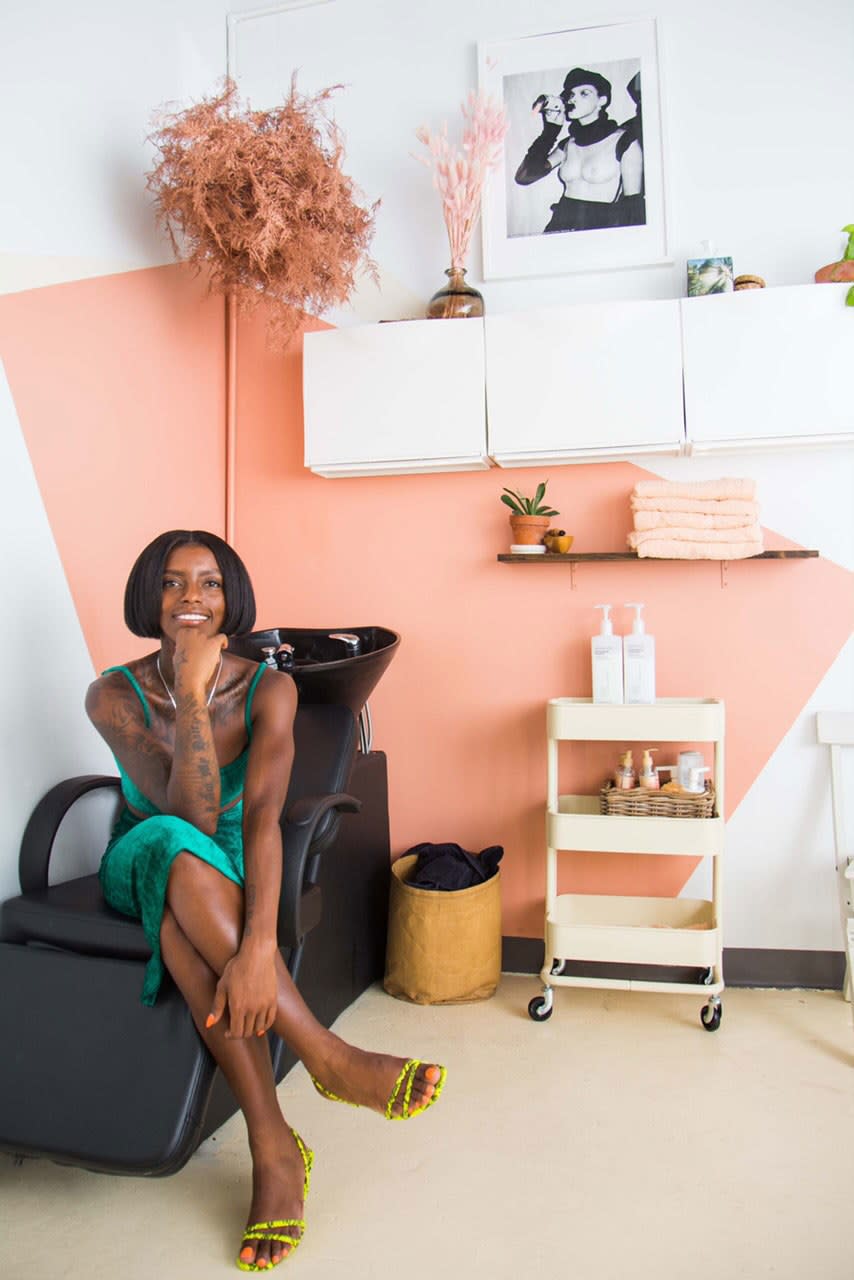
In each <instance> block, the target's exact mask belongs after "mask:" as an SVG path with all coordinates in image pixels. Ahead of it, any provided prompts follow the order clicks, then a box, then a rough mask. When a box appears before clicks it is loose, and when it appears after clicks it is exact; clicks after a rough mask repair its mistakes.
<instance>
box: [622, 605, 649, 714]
mask: <svg viewBox="0 0 854 1280" xmlns="http://www.w3.org/2000/svg"><path fill="white" fill-rule="evenodd" d="M626 608H627V609H634V610H636V613H635V620H634V622H633V623H632V633H631V635H628V636H623V670H624V673H625V688H626V702H627V703H631V704H637V703H641V704H650V703H653V702H655V639H654V637H653V636H648V635H647V634H646V629H645V627H644V623H643V618H642V617H641V609H642V608H643V605H642V604H627V605H626Z"/></svg>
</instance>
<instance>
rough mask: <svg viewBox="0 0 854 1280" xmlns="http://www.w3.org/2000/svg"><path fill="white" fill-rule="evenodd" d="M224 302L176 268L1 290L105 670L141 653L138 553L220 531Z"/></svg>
mask: <svg viewBox="0 0 854 1280" xmlns="http://www.w3.org/2000/svg"><path fill="white" fill-rule="evenodd" d="M223 332H224V319H223V304H222V302H221V300H218V299H214V298H210V297H208V296H206V293H205V290H204V287H203V285H202V284H201V283H200V281H198V280H196V279H194V278H193V277H192V276H191V275H190V274H189V273H188V272H186V271H185V270H182V269H181V268H179V267H174V266H172V267H160V268H153V269H151V270H142V271H133V272H127V273H123V274H120V275H113V276H102V277H100V278H97V279H92V280H82V281H76V282H74V283H69V284H63V285H56V286H52V287H48V288H44V289H36V290H31V291H28V292H24V293H18V294H12V295H9V296H6V297H3V298H0V351H2V354H3V359H4V361H5V364H6V371H7V376H8V379H9V384H10V386H11V388H12V393H13V395H14V397H15V403H16V405H17V408H18V414H19V417H20V422H21V428H22V430H23V433H24V437H25V439H26V442H27V447H28V449H29V452H30V457H31V459H32V463H33V466H34V468H35V472H36V477H37V479H38V483H39V488H40V490H41V494H42V499H43V501H44V504H45V507H46V509H47V513H48V517H49V520H50V524H51V529H52V531H53V536H54V538H55V540H56V543H57V546H58V548H59V552H60V556H61V558H62V563H63V566H64V568H65V573H66V576H67V578H68V582H69V585H70V587H71V592H72V596H73V599H74V602H75V605H76V608H77V612H78V616H79V618H80V621H81V625H82V626H83V629H84V632H85V635H86V639H87V642H88V645H89V650H90V653H91V654H92V660H93V662H94V665H95V667H96V668H97V669H99V670H100V669H102V668H103V667H105V666H107V665H109V664H110V663H113V662H119V661H123V660H125V659H127V658H130V657H133V656H135V655H136V654H139V653H142V652H145V651H146V649H147V648H149V647H150V644H149V642H146V641H140V640H137V639H136V638H135V637H133V636H131V635H130V634H129V633H128V631H127V630H126V629H125V626H124V622H123V620H122V610H121V602H122V594H123V591H124V583H125V580H126V578H127V574H128V570H129V568H130V566H131V564H132V563H133V559H134V557H135V556H136V555H137V554H138V552H139V551H140V550H141V549H142V547H143V546H144V545H145V543H146V542H148V541H149V540H150V539H151V538H152V537H154V536H155V535H156V534H157V533H159V532H161V531H162V530H163V529H168V528H175V527H178V528H191V527H200V528H209V529H212V530H213V531H214V532H219V533H221V532H222V531H223V521H224V500H223V489H224V458H223V452H224V446H223V440H224V404H225V400H224V368H225V365H224V348H223Z"/></svg>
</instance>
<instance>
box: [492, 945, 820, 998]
mask: <svg viewBox="0 0 854 1280" xmlns="http://www.w3.org/2000/svg"><path fill="white" fill-rule="evenodd" d="M723 961H724V980H725V981H726V984H727V986H728V987H807V988H812V989H815V990H822V991H824V990H830V991H841V990H842V980H843V977H844V975H845V954H844V952H842V951H788V950H782V949H779V950H777V949H771V948H759V947H725V948H724V956H723ZM542 967H543V940H542V938H508V937H505V938H502V939H501V970H502V972H503V973H539V972H540V969H541V968H542ZM565 972H567V973H573V974H576V975H578V976H580V977H581V976H583V977H595V976H596V975H597V974H599V976H601V977H612V978H617V977H621V978H622V977H628V976H630V975H633V976H634V977H635V978H638V979H641V978H657V979H659V980H660V981H668V982H690V981H696V970H689V969H665V968H664V967H663V966H658V965H656V966H653V965H603V964H587V963H584V962H582V961H577V962H576V963H575V964H569V963H568V964H567V968H566V970H565Z"/></svg>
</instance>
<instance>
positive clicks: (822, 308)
mask: <svg viewBox="0 0 854 1280" xmlns="http://www.w3.org/2000/svg"><path fill="white" fill-rule="evenodd" d="M847 288H848V286H847V285H799V286H795V287H785V288H776V289H753V290H747V291H741V292H739V293H733V294H727V295H716V296H714V297H707V298H683V299H670V300H664V301H654V302H649V301H640V302H607V303H585V304H579V305H574V306H566V307H542V308H537V309H535V310H530V311H520V312H514V313H511V314H507V315H498V316H489V315H487V316H486V317H485V318H484V319H483V320H465V321H463V320H455V321H445V322H442V321H436V320H412V321H398V322H395V323H392V324H378V325H360V326H356V327H354V328H346V329H334V330H328V331H326V332H323V333H310V334H306V336H305V357H304V365H303V389H304V401H305V464H306V466H307V467H309V468H311V470H312V471H315V472H317V473H318V474H319V475H323V476H355V475H393V474H402V473H406V472H420V471H471V470H484V469H485V468H486V467H488V466H489V465H490V462H491V461H494V462H496V463H497V464H498V465H499V466H504V467H514V466H516V467H524V466H533V465H537V464H540V463H545V464H548V465H554V464H560V463H568V462H594V461H597V460H607V459H617V458H627V457H628V458H631V457H639V456H643V455H655V454H670V455H678V454H680V453H701V452H712V451H714V450H718V451H721V452H732V451H735V450H738V449H756V448H785V447H788V446H805V445H815V444H833V443H845V442H848V441H852V440H854V400H852V398H851V396H850V393H849V391H848V382H849V378H848V376H847V375H848V371H849V369H850V367H851V360H852V352H854V308H849V307H846V306H845V305H844V304H845V293H846V290H847ZM683 394H684V400H683Z"/></svg>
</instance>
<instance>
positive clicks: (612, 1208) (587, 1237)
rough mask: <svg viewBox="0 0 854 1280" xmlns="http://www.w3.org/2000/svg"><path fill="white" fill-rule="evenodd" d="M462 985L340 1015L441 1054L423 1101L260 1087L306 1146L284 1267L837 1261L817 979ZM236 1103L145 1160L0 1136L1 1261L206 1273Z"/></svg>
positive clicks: (213, 1253)
mask: <svg viewBox="0 0 854 1280" xmlns="http://www.w3.org/2000/svg"><path fill="white" fill-rule="evenodd" d="M537 990H538V986H537V983H536V980H535V979H533V978H522V977H505V978H504V979H503V981H502V984H501V988H500V990H499V992H498V994H497V996H496V997H495V998H494V999H493V1000H490V1001H487V1002H484V1003H482V1004H477V1005H466V1006H458V1007H452V1008H420V1007H415V1006H411V1005H407V1004H404V1003H401V1002H399V1001H396V1000H392V999H390V998H389V997H388V996H386V995H385V994H384V993H383V992H382V991H381V990H379V989H372V990H371V991H369V992H367V993H366V994H365V995H364V996H363V997H362V998H361V1000H360V1001H358V1003H357V1004H356V1005H355V1006H354V1007H353V1008H352V1009H350V1010H348V1012H347V1013H346V1014H345V1015H344V1016H343V1018H341V1019H340V1020H339V1023H338V1030H339V1031H340V1032H341V1033H342V1034H343V1035H345V1036H346V1037H348V1038H349V1039H351V1040H353V1041H355V1042H357V1043H361V1044H365V1045H371V1046H376V1047H378V1048H387V1049H395V1050H397V1051H403V1052H413V1053H418V1054H420V1055H421V1056H423V1057H433V1058H438V1059H440V1060H443V1061H445V1062H446V1063H447V1065H448V1067H449V1079H448V1085H447V1088H446V1092H445V1095H444V1096H443V1098H442V1100H441V1103H440V1105H438V1106H437V1107H436V1108H434V1109H433V1110H432V1111H431V1112H430V1113H429V1114H428V1115H425V1116H422V1117H420V1118H419V1119H417V1120H415V1121H414V1122H412V1123H408V1124H387V1123H384V1122H383V1121H382V1120H380V1119H379V1118H378V1117H376V1116H374V1115H372V1114H370V1113H366V1112H362V1111H354V1110H353V1109H351V1108H349V1107H342V1106H337V1105H334V1104H332V1103H328V1102H325V1101H324V1100H323V1099H321V1098H320V1097H318V1096H317V1095H316V1094H315V1093H314V1091H313V1089H312V1088H311V1085H310V1083H309V1081H308V1078H307V1076H306V1075H305V1073H304V1071H303V1070H302V1068H299V1069H297V1070H296V1071H294V1072H292V1073H291V1075H290V1076H289V1077H288V1078H287V1079H286V1080H285V1081H284V1083H283V1084H282V1086H281V1087H280V1095H281V1098H282V1104H283V1107H284V1109H285V1113H286V1115H287V1116H288V1117H289V1118H290V1119H291V1121H292V1123H293V1124H295V1126H296V1127H297V1128H298V1129H299V1130H300V1131H301V1132H302V1134H303V1135H304V1136H305V1138H306V1140H307V1141H309V1142H310V1143H311V1145H312V1146H313V1147H314V1148H315V1152H316V1163H315V1172H314V1178H313V1183H312V1191H311V1197H310V1199H309V1202H308V1231H307V1234H306V1239H305V1241H304V1243H303V1244H302V1246H301V1248H300V1249H299V1252H298V1253H297V1254H296V1255H295V1257H293V1258H292V1259H291V1260H290V1261H288V1262H286V1263H285V1264H284V1265H283V1269H282V1270H280V1271H279V1272H278V1274H279V1275H282V1276H284V1275H285V1274H292V1275H294V1276H298V1277H300V1280H321V1278H322V1280H339V1278H340V1280H374V1278H375V1277H376V1278H377V1280H398V1278H399V1280H457V1278H458V1277H459V1278H462V1277H466V1278H469V1277H478V1278H479V1277H484V1280H486V1278H489V1280H504V1278H505V1277H507V1280H510V1277H513V1280H517V1278H518V1277H525V1278H526V1280H527V1277H539V1278H542V1280H624V1278H625V1277H632V1278H633V1280H647V1278H652V1277H655V1278H656V1280H658V1277H671V1276H672V1277H680V1280H681V1277H691V1280H705V1278H706V1277H709V1278H710V1280H711V1277H715V1280H718V1277H721V1278H722V1280H739V1278H740V1277H744V1278H745V1280H761V1278H763V1277H773V1280H803V1278H804V1277H806V1276H814V1277H816V1278H817V1280H851V1277H852V1276H854V1251H852V1250H854V1245H852V1233H851V1205H852V1188H854V1033H852V1027H851V1019H850V1011H849V1009H848V1006H847V1005H845V1004H844V1003H843V1001H842V998H841V996H840V995H839V994H838V993H833V992H803V991H744V990H733V991H729V992H727V993H726V994H725V998H724V1004H725V1014H724V1021H723V1025H722V1027H721V1029H720V1030H719V1031H718V1032H715V1033H714V1034H708V1033H707V1032H705V1031H703V1030H702V1029H701V1027H700V1025H699V1021H698V1016H697V1015H698V1009H699V1001H698V998H697V997H696V996H665V995H653V994H650V993H638V992H625V993H624V992H603V991H592V990H568V989H563V990H559V991H558V992H557V993H556V998H555V1012H554V1014H553V1016H552V1018H551V1020H550V1021H549V1022H547V1023H544V1024H540V1025H535V1024H534V1023H533V1022H531V1021H530V1019H529V1018H528V1017H527V1014H526V1005H527V1002H528V999H529V998H530V996H531V995H533V994H535V992H536V991H537ZM248 1174H249V1165H248V1159H247V1155H246V1149H245V1142H244V1130H243V1124H242V1121H241V1120H240V1119H239V1118H236V1119H234V1120H232V1121H230V1122H229V1123H228V1124H227V1125H226V1126H225V1127H224V1128H223V1129H222V1130H220V1132H219V1134H217V1135H216V1136H215V1137H214V1138H213V1139H211V1140H210V1141H208V1142H207V1143H205V1145H204V1146H203V1147H202V1148H201V1149H200V1151H199V1152H198V1153H197V1154H196V1156H195V1157H194V1158H193V1159H192V1160H191V1161H190V1163H189V1165H188V1166H187V1167H186V1168H185V1169H184V1170H183V1171H182V1172H181V1173H179V1174H178V1175H177V1176H175V1177H173V1178H166V1179H159V1180H158V1179H154V1180H144V1179H131V1178H109V1177H104V1176H102V1175H99V1174H90V1173H86V1172H84V1171H81V1170H75V1169H67V1168H60V1167H59V1166H55V1165H51V1164H49V1163H47V1162H45V1161H26V1162H25V1163H24V1164H23V1165H20V1166H15V1165H14V1164H13V1162H12V1160H11V1159H10V1158H8V1157H5V1156H4V1157H0V1222H2V1228H0V1276H2V1277H4V1280H19V1278H20V1280H24V1278H25V1277H26V1278H27V1280H42V1277H45V1278H48V1277H57V1278H63V1277H67V1278H68V1280H78V1278H79V1280H83V1278H84V1277H85V1280H101V1278H102V1277H111V1278H112V1277H119V1276H120V1277H122V1280H143V1278H144V1280H151V1278H152V1277H157V1278H158V1280H160V1278H170V1277H173V1276H174V1277H176V1278H179V1277H180V1280H196V1278H197V1277H199V1278H200V1277H205V1280H209V1278H210V1280H215V1278H216V1277H219V1276H222V1277H225V1276H229V1275H235V1274H237V1273H236V1272H235V1271H234V1269H233V1265H232V1262H231V1259H232V1256H233V1255H234V1253H235V1252H236V1247H237V1244H238V1240H239V1236H240V1227H241V1225H242V1221H243V1215H244V1214H245V1211H246V1202H247V1180H248Z"/></svg>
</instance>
